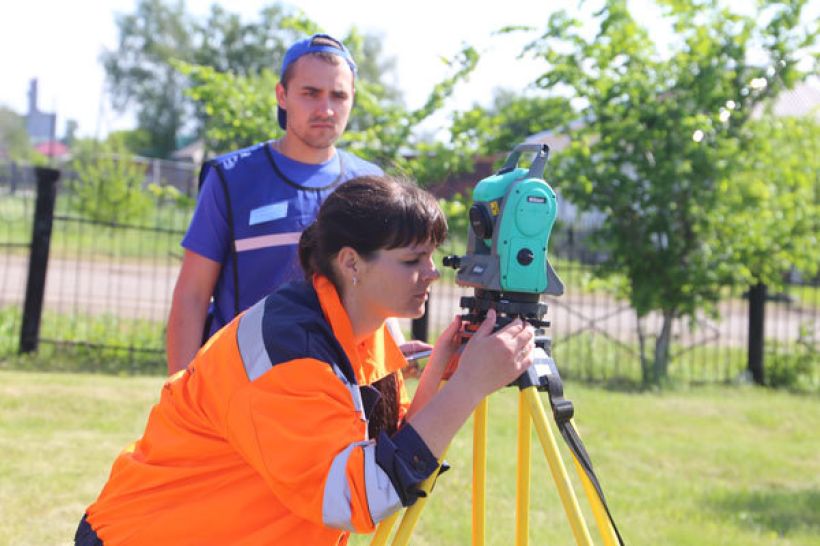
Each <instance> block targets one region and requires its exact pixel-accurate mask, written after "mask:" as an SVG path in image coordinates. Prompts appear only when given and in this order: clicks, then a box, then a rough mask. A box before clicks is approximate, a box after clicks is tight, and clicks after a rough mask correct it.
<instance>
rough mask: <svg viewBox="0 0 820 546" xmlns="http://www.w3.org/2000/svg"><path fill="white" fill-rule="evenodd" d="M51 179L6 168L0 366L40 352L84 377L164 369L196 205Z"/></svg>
mask: <svg viewBox="0 0 820 546" xmlns="http://www.w3.org/2000/svg"><path fill="white" fill-rule="evenodd" d="M48 172H54V173H56V171H41V172H40V173H39V174H40V180H37V176H36V175H35V172H34V169H32V168H20V167H19V166H12V165H10V164H7V165H4V166H2V168H0V252H2V255H1V256H0V359H2V358H4V357H7V356H10V355H12V354H16V353H18V352H21V351H22V352H32V351H36V352H37V353H39V355H40V356H41V357H43V358H41V359H40V360H43V359H48V358H49V356H50V355H52V354H54V353H59V354H60V355H62V356H70V357H71V359H73V360H74V361H77V360H78V359H79V360H80V361H83V362H84V365H83V369H92V370H93V369H106V370H122V371H132V372H133V371H143V370H145V371H155V370H157V371H158V370H163V369H164V368H165V363H164V362H165V349H164V347H165V322H166V319H167V316H168V310H169V305H170V300H171V294H172V291H173V286H174V282H175V280H176V275H177V272H178V268H179V263H180V258H181V250H180V247H179V241H180V239H181V237H182V235H183V233H184V231H185V228H186V227H187V224H188V222H189V221H190V215H191V212H192V207H191V205H190V203H189V202H180V201H179V200H174V199H168V198H167V197H163V196H157V195H154V194H152V193H150V192H148V191H146V190H145V189H144V188H142V187H134V188H127V191H126V192H125V193H120V194H117V193H112V192H110V191H106V190H105V189H104V188H90V189H89V188H87V187H86V188H82V189H81V188H80V187H79V185H78V184H79V181H78V180H77V178H76V177H74V176H73V175H72V173H71V172H66V173H64V174H63V176H61V177H60V179H59V180H52V181H49V180H48V174H47V173H48ZM44 173H45V175H44ZM89 193H90V194H91V195H92V197H94V196H96V202H95V203H94V206H90V205H89V202H88V201H89ZM49 196H51V197H49ZM135 201H139V202H140V203H141V206H140V207H136V208H135V207H134V206H133V204H134V202H135ZM35 208H36V209H37V210H36V213H37V214H35ZM47 224H50V226H49V225H47ZM49 228H50V229H49ZM53 360H54V362H55V363H58V362H60V361H62V360H65V359H60V358H55V359H53ZM55 365H57V364H55Z"/></svg>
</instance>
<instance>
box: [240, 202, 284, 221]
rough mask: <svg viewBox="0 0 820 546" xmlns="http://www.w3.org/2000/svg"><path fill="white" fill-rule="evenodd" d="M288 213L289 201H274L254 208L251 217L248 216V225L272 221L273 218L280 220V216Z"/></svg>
mask: <svg viewBox="0 0 820 546" xmlns="http://www.w3.org/2000/svg"><path fill="white" fill-rule="evenodd" d="M287 215H288V202H287V201H280V202H278V203H273V204H271V205H265V206H264V207H259V208H257V209H253V210H252V211H251V215H250V217H249V218H248V225H249V226H255V225H257V224H263V223H265V222H271V221H273V220H278V219H279V218H284V217H285V216H287Z"/></svg>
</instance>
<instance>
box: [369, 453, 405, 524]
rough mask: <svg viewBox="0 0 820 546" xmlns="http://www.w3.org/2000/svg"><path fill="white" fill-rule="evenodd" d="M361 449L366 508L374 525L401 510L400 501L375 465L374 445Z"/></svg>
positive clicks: (380, 469) (382, 472) (383, 474)
mask: <svg viewBox="0 0 820 546" xmlns="http://www.w3.org/2000/svg"><path fill="white" fill-rule="evenodd" d="M363 449H364V480H365V491H366V492H367V506H368V507H369V508H370V518H371V519H372V520H373V523H376V522H379V521H381V520H383V519H384V518H386V517H387V516H389V515H390V514H392V513H393V512H395V511H396V510H398V509H399V508H401V499H400V498H399V495H398V494H397V493H396V489H395V488H394V487H393V483H392V482H391V481H390V478H389V477H387V474H386V473H385V471H384V470H382V468H381V467H380V466H379V465H377V464H376V444H374V443H370V444H368V445H366V446H365V447H364V448H363Z"/></svg>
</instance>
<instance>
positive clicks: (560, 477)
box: [521, 387, 592, 546]
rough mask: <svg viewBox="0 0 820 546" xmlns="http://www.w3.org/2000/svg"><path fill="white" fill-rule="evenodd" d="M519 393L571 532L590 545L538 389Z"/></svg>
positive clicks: (585, 545) (579, 508)
mask: <svg viewBox="0 0 820 546" xmlns="http://www.w3.org/2000/svg"><path fill="white" fill-rule="evenodd" d="M521 393H522V395H523V396H525V397H526V398H527V402H528V403H529V407H530V414H531V416H532V421H533V423H534V424H535V430H536V432H537V433H538V439H539V440H540V441H541V447H542V448H543V449H544V455H545V456H546V458H547V463H549V467H550V472H551V473H552V478H553V480H554V481H555V486H556V488H557V489H558V495H559V496H560V498H561V504H563V505H564V512H566V515H567V519H568V520H569V524H570V527H571V528H572V534H573V535H574V536H575V542H576V543H577V544H578V545H579V546H581V545H583V546H592V537H591V536H590V534H589V529H587V525H586V522H585V521H584V517H583V514H581V507H580V506H579V505H578V499H577V498H576V497H575V491H573V489H572V484H571V483H570V481H569V475H568V474H567V469H566V467H565V466H564V461H563V460H562V459H561V456H560V452H559V451H558V444H557V443H556V442H555V436H554V435H553V433H552V429H551V428H550V427H549V423H548V422H547V414H546V412H545V411H544V406H543V404H542V403H541V399H540V398H539V397H538V391H537V390H536V388H535V387H527V388H525V389H522V390H521Z"/></svg>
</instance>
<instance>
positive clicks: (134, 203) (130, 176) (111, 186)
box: [68, 136, 153, 224]
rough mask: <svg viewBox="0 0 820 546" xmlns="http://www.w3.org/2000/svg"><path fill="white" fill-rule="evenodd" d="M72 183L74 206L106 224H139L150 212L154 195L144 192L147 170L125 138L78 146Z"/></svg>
mask: <svg viewBox="0 0 820 546" xmlns="http://www.w3.org/2000/svg"><path fill="white" fill-rule="evenodd" d="M72 169H73V171H74V172H75V173H76V175H77V176H76V177H75V178H73V179H71V180H70V181H69V182H68V184H69V188H70V190H71V198H70V200H69V203H70V206H71V208H72V209H74V210H75V211H76V212H77V213H79V214H82V215H83V216H85V217H86V218H88V219H90V220H92V221H95V222H100V223H103V224H114V223H116V222H123V221H126V222H138V221H139V220H140V219H142V218H144V217H145V215H146V214H147V213H148V211H150V209H151V205H152V203H153V201H152V198H151V195H150V194H149V193H148V192H146V191H145V190H143V187H142V186H143V182H144V181H145V168H144V167H143V166H141V165H139V164H138V163H136V162H135V161H134V157H133V155H132V154H130V153H129V152H128V149H127V148H126V144H125V141H124V139H123V138H122V137H117V136H112V137H109V139H108V140H107V141H106V142H103V143H101V144H98V143H96V142H93V141H81V142H79V143H78V146H77V149H76V152H75V154H74V159H73V161H72Z"/></svg>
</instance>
